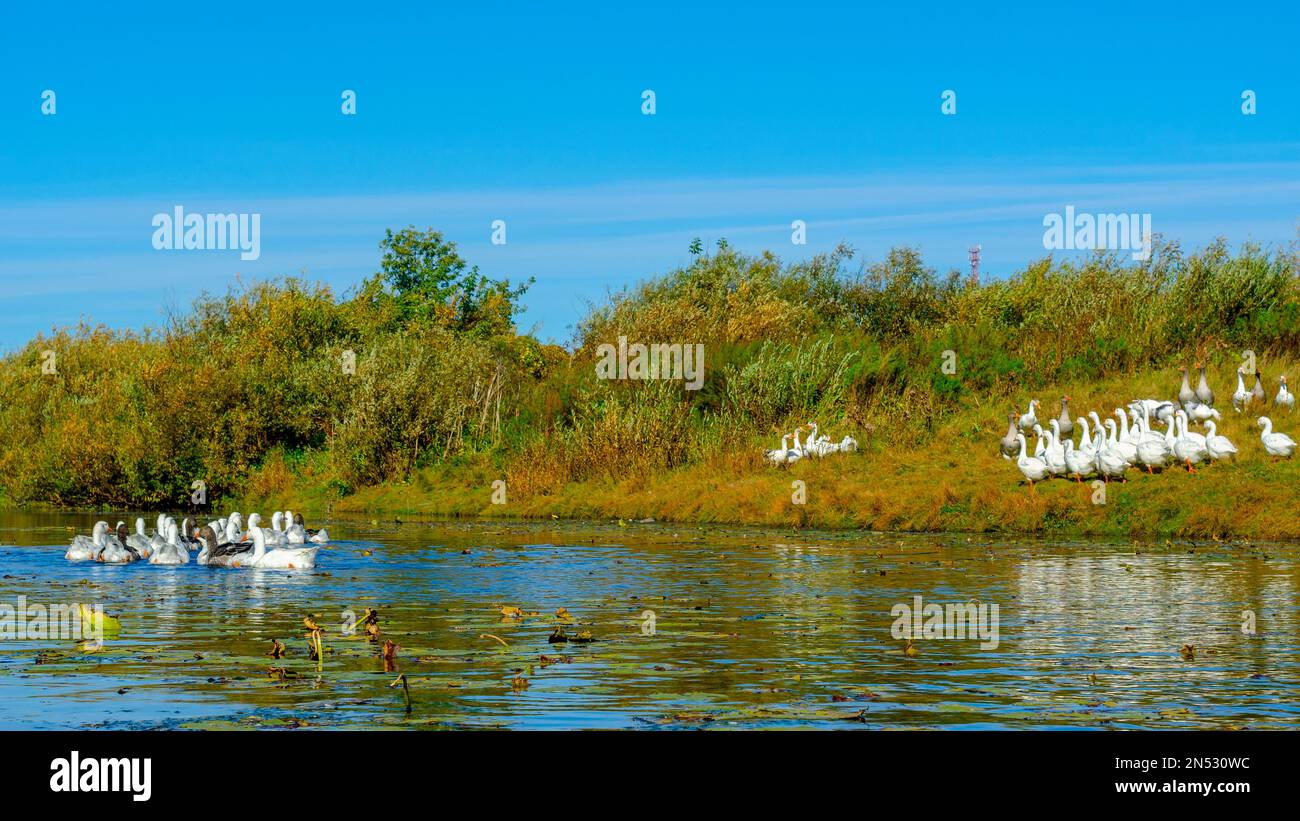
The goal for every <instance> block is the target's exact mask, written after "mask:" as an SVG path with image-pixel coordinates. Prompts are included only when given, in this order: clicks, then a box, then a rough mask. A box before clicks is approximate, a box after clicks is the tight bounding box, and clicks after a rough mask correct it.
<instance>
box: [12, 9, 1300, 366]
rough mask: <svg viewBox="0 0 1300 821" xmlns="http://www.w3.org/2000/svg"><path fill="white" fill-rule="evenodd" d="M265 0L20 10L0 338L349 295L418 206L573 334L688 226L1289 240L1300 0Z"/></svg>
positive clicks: (929, 238)
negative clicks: (158, 220)
mask: <svg viewBox="0 0 1300 821" xmlns="http://www.w3.org/2000/svg"><path fill="white" fill-rule="evenodd" d="M268 5H269V4H257V5H251V4H250V5H248V6H241V5H239V4H234V3H230V4H216V5H204V6H197V5H194V4H180V3H167V4H157V5H147V6H143V7H141V8H138V9H137V10H135V11H133V12H131V13H130V14H127V13H126V12H123V11H121V10H118V9H115V8H108V7H93V8H79V7H68V8H66V9H64V10H58V9H56V8H54V7H50V6H41V5H37V4H25V8H21V9H11V10H8V11H7V12H6V18H7V19H6V25H5V27H4V31H0V300H2V301H3V303H4V305H5V307H6V311H5V314H6V319H7V321H6V322H5V323H2V324H0V351H8V350H13V349H14V348H16V347H18V346H20V345H22V344H23V343H24V342H25V341H26V340H27V339H29V338H30V337H31V336H33V335H34V334H35V333H37V332H40V331H48V330H49V329H50V328H51V327H52V326H61V325H67V324H75V323H76V322H77V321H79V320H81V319H87V320H89V321H94V322H104V323H107V324H109V325H111V326H114V327H120V328H140V327H143V326H145V325H149V324H155V323H157V322H159V321H160V319H161V316H162V311H163V310H164V309H166V308H169V307H170V308H177V307H179V308H183V307H184V306H185V305H187V304H188V303H189V301H190V300H192V299H193V298H194V296H196V295H197V294H198V293H199V292H200V291H203V290H206V291H209V292H218V293H219V292H223V291H224V290H225V289H226V288H227V287H228V286H229V285H230V284H231V283H232V282H234V280H235V277H236V276H239V277H240V278H241V279H243V280H253V279H260V278H266V277H274V276H279V275H285V274H294V275H305V276H307V277H309V278H311V279H316V280H320V281H323V282H326V283H329V284H330V285H332V286H334V287H335V288H336V289H338V290H339V291H340V292H342V291H345V290H346V289H347V288H349V287H351V286H352V285H355V284H356V283H357V282H359V281H360V280H361V278H362V277H364V276H365V275H368V274H370V273H371V272H373V271H374V270H375V268H376V266H377V260H378V250H377V243H378V241H379V239H380V237H381V236H382V235H383V231H384V229H385V228H386V227H390V226H391V227H400V226H404V225H407V224H415V225H418V226H421V227H424V226H432V227H435V228H438V229H440V230H442V231H444V232H445V233H446V234H447V235H448V236H449V237H450V238H452V239H454V240H456V241H457V242H458V243H459V244H460V246H461V249H462V252H463V253H464V255H465V256H466V257H467V258H468V259H469V260H470V261H471V262H473V263H476V264H478V265H480V266H481V268H482V269H483V270H484V271H486V272H488V273H491V274H494V275H498V276H506V277H510V278H512V279H520V278H523V277H527V276H535V277H536V278H537V283H536V285H535V286H534V287H533V290H532V291H531V292H530V293H529V295H528V296H527V297H526V302H527V306H528V308H527V311H526V313H525V314H524V317H523V320H522V324H523V325H524V327H526V328H530V327H531V328H536V329H537V331H538V333H539V335H540V336H541V337H543V338H546V339H554V340H557V341H564V340H566V339H568V338H569V335H570V328H571V326H572V325H573V324H574V323H575V322H576V320H577V319H578V318H580V317H581V315H582V314H583V312H584V311H585V310H586V306H587V304H588V303H589V302H590V301H599V300H600V299H602V298H603V296H604V295H605V294H606V293H607V292H608V291H610V290H616V289H617V288H619V287H621V286H623V285H625V284H628V283H631V282H635V281H637V280H640V279H643V278H645V277H648V276H651V275H654V274H656V273H659V272H662V271H664V270H666V269H668V268H670V267H672V266H674V265H678V264H681V263H683V262H686V261H687V260H688V259H689V256H688V254H687V247H688V245H689V243H690V240H691V238H692V237H694V236H697V235H698V236H702V237H704V238H705V239H706V241H710V242H711V241H713V240H715V239H716V238H717V237H720V236H725V237H727V238H728V239H729V240H730V241H731V242H732V243H733V244H734V245H737V246H739V247H741V248H742V249H745V250H751V251H758V250H761V249H764V248H770V249H772V250H773V251H775V252H776V253H778V254H779V255H781V256H782V257H783V258H785V259H795V258H799V257H803V256H807V255H809V254H812V253H816V252H818V251H822V250H826V249H829V248H831V247H833V246H834V245H835V244H837V243H838V242H840V241H847V242H849V243H850V244H852V245H854V246H855V247H856V248H858V249H859V252H860V255H861V256H860V258H865V259H868V260H871V259H879V258H880V257H882V256H883V255H884V254H885V253H886V252H887V251H888V249H889V248H890V247H891V246H895V245H914V246H918V247H920V248H921V250H922V251H923V253H924V255H925V257H926V259H927V261H928V262H930V263H931V264H932V265H934V266H936V267H938V268H940V269H946V268H948V267H953V266H956V267H960V268H964V267H965V266H966V256H967V254H966V249H967V247H968V246H970V245H971V244H973V243H976V242H978V243H980V244H981V245H982V246H983V248H984V270H985V272H986V273H987V274H988V275H990V276H1005V275H1007V274H1008V273H1010V272H1012V271H1014V270H1015V269H1017V268H1019V267H1021V266H1023V265H1024V264H1025V263H1026V262H1028V261H1029V260H1031V259H1034V258H1038V257H1041V256H1043V255H1044V254H1045V253H1046V252H1045V251H1044V250H1043V247H1042V236H1043V225H1042V220H1043V217H1044V215H1045V214H1047V213H1050V212H1060V211H1062V210H1063V209H1064V208H1065V206H1066V205H1074V206H1075V207H1076V208H1077V209H1079V210H1083V211H1088V210H1091V211H1095V212H1107V211H1123V212H1148V213H1150V214H1151V219H1152V224H1153V228H1154V230H1155V231H1156V232H1157V233H1160V234H1163V235H1165V236H1166V237H1168V238H1172V239H1177V240H1180V241H1181V242H1182V243H1183V244H1184V247H1199V246H1201V245H1203V244H1205V243H1206V242H1208V241H1209V240H1211V239H1212V238H1213V237H1215V236H1217V235H1224V236H1226V237H1228V238H1229V240H1231V241H1233V242H1240V241H1243V240H1248V239H1252V240H1256V241H1259V242H1263V243H1266V244H1269V243H1271V244H1284V243H1289V242H1291V241H1293V240H1295V239H1296V236H1297V233H1296V224H1297V218H1298V217H1300V82H1297V79H1296V78H1297V73H1296V68H1295V65H1294V57H1293V55H1294V51H1295V39H1296V36H1297V34H1300V26H1297V22H1300V12H1297V11H1296V9H1295V6H1294V5H1293V4H1282V3H1265V4H1260V5H1258V6H1257V7H1255V8H1254V9H1247V8H1245V7H1244V6H1243V7H1242V8H1235V7H1234V8H1233V9H1232V10H1231V12H1230V13H1225V12H1223V11H1219V12H1218V13H1217V14H1212V13H1210V12H1209V11H1200V10H1197V9H1195V8H1188V7H1187V5H1185V4H1178V3H1147V4H1142V6H1141V7H1140V8H1138V7H1135V6H1133V5H1131V4H1127V3H1123V4H1121V3H1114V4H1111V3H1091V4H1088V5H1087V6H1086V7H1079V6H1064V5H1062V6H1061V7H1060V8H1053V7H1048V4H1032V5H1031V4H1024V5H1020V4H995V5H992V6H991V7H989V8H984V9H978V8H974V7H972V6H971V5H970V4H956V3H953V4H928V5H925V6H924V7H921V8H918V9H904V8H897V7H894V6H892V5H890V6H882V7H870V6H866V5H863V4H852V5H848V4H845V5H816V4H812V5H808V4H782V5H776V4H764V3H746V4H730V5H722V4H717V3H693V4H690V5H678V6H676V7H673V6H660V7H659V8H658V9H656V10H640V11H638V10H635V9H631V8H614V7H611V6H612V5H613V4H580V3H570V4H565V5H564V7H563V8H562V9H558V10H544V9H541V8H539V7H538V6H537V5H536V4H528V5H523V4H520V5H515V4H510V3H494V4H490V5H486V6H484V7H483V8H482V9H477V10H476V9H473V8H470V7H469V5H468V4H457V5H455V6H447V7H442V6H439V5H434V4H420V5H418V6H413V7H412V8H410V9H408V10H405V11H393V10H391V9H388V8H386V7H385V6H386V5H388V4H369V5H364V6H361V7H356V6H341V5H340V6H331V5H329V4H312V5H310V6H304V7H303V8H302V9H300V10H294V11H275V10H268V8H267V6H268ZM45 89H52V90H54V91H55V93H56V95H57V97H56V104H57V113H56V114H55V115H54V116H44V115H42V113H41V93H42V91H44V90H45ZM344 89H353V90H355V91H356V93H357V113H356V115H355V116H344V115H343V114H342V113H341V112H340V103H341V100H340V94H341V93H342V91H343V90H344ZM644 89H653V90H654V91H655V94H656V105H657V110H656V113H655V114H654V116H645V115H643V114H642V113H641V93H642V91H643V90H644ZM946 89H952V90H953V91H955V92H956V94H957V113H956V114H955V115H953V116H945V115H943V114H942V113H941V110H940V103H941V99H940V95H941V94H942V92H943V91H944V90H946ZM1244 89H1251V90H1253V91H1254V92H1255V94H1256V97H1257V106H1258V113H1256V114H1255V115H1254V116H1245V115H1243V114H1242V112H1241V93H1242V91H1243V90H1244ZM176 205H182V206H183V207H184V208H185V209H186V210H187V211H222V212H242V213H260V214H261V215H262V216H261V256H260V258H259V259H257V260H255V261H243V260H241V259H240V258H239V254H238V253H237V252H232V251H159V250H155V249H154V248H153V246H152V244H151V237H152V235H153V227H152V225H151V219H152V216H153V215H154V214H156V213H159V212H170V211H171V210H172V209H173V208H174V207H175V206H176ZM496 219H501V220H505V221H506V224H507V243H506V244H505V245H503V246H496V245H492V244H491V242H490V232H491V228H490V226H491V223H492V221H493V220H496ZM795 219H802V220H804V221H806V223H807V225H808V242H807V245H804V246H795V245H792V244H791V242H790V233H791V232H790V223H791V221H792V220H795ZM1058 253H1061V252H1058Z"/></svg>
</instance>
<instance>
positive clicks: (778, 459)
mask: <svg viewBox="0 0 1300 821" xmlns="http://www.w3.org/2000/svg"><path fill="white" fill-rule="evenodd" d="M789 452H790V434H785V435H784V436H781V447H779V448H776V449H774V451H767V452H766V453H763V461H766V462H767V464H770V465H784V464H785V455H787V453H789ZM253 516H256V514H253ZM248 524H250V525H251V524H252V516H250V517H248Z"/></svg>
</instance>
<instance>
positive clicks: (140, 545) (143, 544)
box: [126, 516, 153, 559]
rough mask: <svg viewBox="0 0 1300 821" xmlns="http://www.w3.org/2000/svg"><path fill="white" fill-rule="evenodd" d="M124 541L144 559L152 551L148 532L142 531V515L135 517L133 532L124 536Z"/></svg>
mask: <svg viewBox="0 0 1300 821" xmlns="http://www.w3.org/2000/svg"><path fill="white" fill-rule="evenodd" d="M126 543H127V545H129V546H130V547H133V548H135V551H136V552H137V553H139V554H140V555H141V556H143V557H145V558H146V559H147V558H149V555H150V554H151V553H153V544H152V542H150V541H149V534H148V533H145V532H144V517H142V516H140V517H136V520H135V532H134V533H132V534H131V535H130V536H127V537H126Z"/></svg>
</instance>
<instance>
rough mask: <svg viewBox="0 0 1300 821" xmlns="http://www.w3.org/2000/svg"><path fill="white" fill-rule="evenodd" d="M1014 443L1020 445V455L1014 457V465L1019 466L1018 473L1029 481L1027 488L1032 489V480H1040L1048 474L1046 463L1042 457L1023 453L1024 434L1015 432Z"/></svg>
mask: <svg viewBox="0 0 1300 821" xmlns="http://www.w3.org/2000/svg"><path fill="white" fill-rule="evenodd" d="M1016 444H1017V445H1019V446H1020V456H1019V458H1017V459H1016V467H1018V468H1020V473H1021V475H1023V476H1024V477H1025V481H1027V482H1029V489H1030V490H1033V489H1034V482H1041V481H1042V480H1044V479H1046V478H1047V477H1048V476H1049V475H1050V474H1049V473H1048V472H1047V463H1046V462H1044V461H1043V460H1042V459H1038V458H1035V457H1033V456H1029V455H1027V454H1026V453H1025V435H1024V434H1023V433H1017V434H1016Z"/></svg>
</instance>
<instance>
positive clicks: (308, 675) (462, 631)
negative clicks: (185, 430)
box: [0, 513, 1300, 729]
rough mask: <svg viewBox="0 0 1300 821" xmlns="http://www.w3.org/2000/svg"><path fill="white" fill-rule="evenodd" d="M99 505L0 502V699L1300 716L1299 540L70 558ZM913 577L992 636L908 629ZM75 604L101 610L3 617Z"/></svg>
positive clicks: (212, 721) (870, 537) (355, 707)
mask: <svg viewBox="0 0 1300 821" xmlns="http://www.w3.org/2000/svg"><path fill="white" fill-rule="evenodd" d="M97 518H111V519H112V520H113V521H114V522H115V521H116V520H117V519H118V518H122V519H126V520H127V521H128V522H131V523H133V522H134V521H135V515H134V514H132V515H130V516H127V515H122V514H117V515H113V516H111V517H110V516H92V515H72V514H56V513H49V514H45V513H38V514H33V513H4V514H0V576H2V578H0V615H3V614H4V613H5V612H8V613H9V614H10V615H9V617H8V622H7V623H8V629H7V630H5V628H4V625H3V624H0V630H3V631H4V635H5V636H6V637H5V638H3V639H0V728H4V729H43V728H107V729H130V728H156V727H165V728H280V729H283V728H313V727H326V728H330V727H348V728H369V727H374V728H538V729H572V728H645V729H653V728H660V729H697V728H710V729H721V728H770V727H795V728H833V729H863V728H921V727H926V728H954V729H955V728H972V729H987V728H1081V729H1105V728H1215V729H1229V728H1294V727H1296V726H1298V725H1300V706H1297V702H1298V701H1300V699H1298V698H1297V696H1300V692H1298V690H1297V682H1298V681H1300V666H1298V661H1300V655H1298V653H1297V650H1298V649H1300V648H1298V647H1297V640H1298V637H1300V613H1298V612H1297V604H1296V602H1297V575H1296V570H1297V567H1296V564H1297V554H1298V552H1300V549H1298V548H1297V546H1296V545H1290V544H1287V545H1278V544H1251V545H1222V544H1214V543H1200V544H1191V543H1186V542H1175V543H1168V542H1163V543H1159V544H1140V543H1130V542H1122V543H1101V542H1068V543H1066V542H1050V541H1042V540H1031V539H1018V538H1006V537H991V536H987V535H974V536H964V535H960V536H959V535H915V534H910V535H902V534H872V533H862V532H856V533H817V532H799V533H795V532H791V531H773V530H746V529H736V528H720V527H708V528H700V527H694V526H682V525H657V524H637V523H628V524H626V525H623V524H619V523H582V524H577V523H574V524H570V523H563V522H547V523H544V524H543V523H501V522H494V523H480V522H474V523H463V522H439V523H424V524H411V523H407V524H402V523H397V522H392V521H389V522H375V521H353V522H349V521H338V522H329V523H327V524H328V527H329V531H330V533H331V535H332V536H333V538H335V539H336V541H334V542H332V543H331V544H330V545H329V546H328V547H327V548H326V549H324V550H322V551H321V553H320V556H319V559H318V565H317V568H316V569H315V570H299V571H270V570H248V569H222V568H207V567H202V566H199V565H196V564H193V563H191V564H189V565H185V566H181V567H176V568H169V567H156V566H149V565H146V564H135V565H128V566H105V565H99V564H93V563H81V564H74V563H71V562H68V561H66V560H65V559H64V557H63V553H64V550H65V548H66V546H67V543H68V541H69V539H70V538H71V535H72V533H73V532H80V533H88V532H89V531H90V528H91V526H92V525H93V523H94V521H95V520H96V519H97ZM145 518H146V521H147V522H150V523H152V522H153V520H154V519H155V518H156V516H155V515H154V514H146V515H145ZM917 596H920V597H921V599H920V603H921V604H922V605H925V604H939V605H972V606H971V607H969V608H968V610H967V611H965V612H974V611H976V610H978V611H979V612H980V613H982V614H983V615H984V616H985V617H986V619H985V622H984V624H983V626H984V628H985V633H984V635H983V640H982V638H981V637H980V636H972V635H971V633H974V632H975V630H974V628H975V625H974V624H972V625H971V628H972V629H971V631H970V633H968V634H967V635H966V636H965V637H952V638H947V637H940V636H938V635H934V634H932V635H931V637H929V638H926V637H924V636H923V635H917V636H915V637H914V640H913V642H912V644H911V649H910V650H909V649H908V643H907V641H906V640H905V639H904V638H896V637H895V633H897V632H898V631H899V629H900V628H899V627H898V626H896V625H895V622H896V620H901V621H902V622H907V623H908V624H909V625H910V624H912V623H913V622H912V621H911V620H909V619H907V618H906V617H905V616H904V617H900V616H899V611H898V610H896V608H898V607H901V606H904V605H905V606H909V607H911V606H913V605H915V604H917V599H916V598H915V597H917ZM72 603H86V604H89V605H91V606H100V607H102V608H103V610H104V612H106V613H108V614H110V615H112V616H115V617H116V618H117V619H118V620H119V621H120V625H121V626H120V629H118V630H116V631H115V632H110V634H109V635H108V636H107V637H106V638H105V639H104V640H103V642H102V644H100V645H98V646H96V645H94V644H88V643H86V642H79V641H77V640H76V638H75V637H58V638H46V637H40V638H35V639H33V638H27V637H19V636H18V635H17V633H18V631H17V629H16V622H17V620H19V619H20V618H23V616H22V615H20V614H15V613H14V609H15V608H18V607H19V606H20V605H25V606H26V607H27V608H29V609H28V610H27V611H26V614H25V615H26V617H27V618H30V617H31V614H32V613H33V612H36V611H33V610H32V609H31V608H33V606H34V605H43V606H46V607H49V606H51V605H58V604H72ZM6 606H7V610H6ZM993 606H996V608H997V611H996V626H997V629H996V638H997V641H996V646H995V647H994V646H992V644H993V643H992V642H990V641H988V640H987V639H988V637H989V636H990V635H992V634H991V633H990V632H989V630H990V629H991V627H992V624H993V621H992V618H993V617H992V613H993V610H992V608H993ZM367 608H370V609H373V610H374V611H376V613H377V614H378V619H379V621H378V625H377V627H378V630H379V635H378V636H377V637H375V638H374V639H373V640H371V637H370V636H368V635H367V634H366V632H365V630H363V629H362V625H361V624H357V622H358V621H359V620H360V619H361V618H362V617H363V615H364V613H365V611H366V609H367ZM980 608H983V609H982V610H981V609H980ZM516 609H517V610H516ZM561 609H563V610H561ZM503 611H504V612H503ZM557 611H561V614H560V615H557ZM304 617H311V618H312V619H313V620H314V621H315V623H316V624H318V625H319V626H320V627H321V628H322V641H321V644H322V648H323V651H324V652H323V654H322V657H321V659H319V661H317V660H313V659H312V658H311V651H310V648H309V642H308V640H307V639H306V638H305V634H306V633H307V628H305V627H304V623H303V619H304ZM354 624H355V625H356V626H354V627H352V626H351V625H354ZM557 626H559V627H561V628H562V629H563V632H564V634H565V636H566V637H567V638H569V639H570V640H569V641H567V642H552V641H550V639H551V637H552V635H553V633H554V631H555V629H556V627H557ZM349 628H350V629H349ZM950 632H953V631H950ZM588 634H589V636H590V639H591V640H590V641H579V640H578V639H584V638H586V637H587V635H588ZM945 635H946V634H945ZM273 639H278V640H279V641H280V642H282V643H283V644H284V645H285V648H286V653H285V655H284V656H283V657H281V658H272V656H271V655H270V651H271V648H272V640H273ZM386 641H391V642H393V643H395V645H396V649H395V650H394V651H393V658H392V659H391V660H390V661H387V662H386V661H385V659H384V651H383V645H384V642H386ZM399 676H404V678H400V679H399ZM408 698H409V704H410V706H409V710H408Z"/></svg>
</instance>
